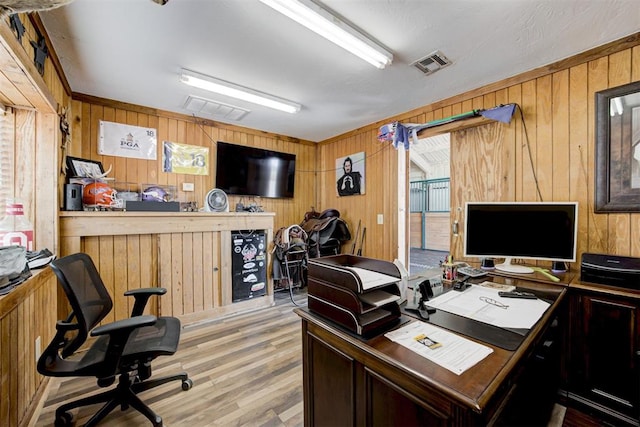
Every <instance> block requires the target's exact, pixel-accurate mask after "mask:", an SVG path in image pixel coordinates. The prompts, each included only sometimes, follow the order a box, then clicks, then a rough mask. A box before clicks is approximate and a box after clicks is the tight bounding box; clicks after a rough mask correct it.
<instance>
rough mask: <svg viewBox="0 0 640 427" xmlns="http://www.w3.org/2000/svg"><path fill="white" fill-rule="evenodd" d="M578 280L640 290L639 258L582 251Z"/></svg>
mask: <svg viewBox="0 0 640 427" xmlns="http://www.w3.org/2000/svg"><path fill="white" fill-rule="evenodd" d="M580 280H581V281H582V282H591V283H598V284H602V285H609V286H617V287H620V288H627V289H637V290H640V258H634V257H625V256H619V255H607V254H594V253H583V254H582V261H581V263H580Z"/></svg>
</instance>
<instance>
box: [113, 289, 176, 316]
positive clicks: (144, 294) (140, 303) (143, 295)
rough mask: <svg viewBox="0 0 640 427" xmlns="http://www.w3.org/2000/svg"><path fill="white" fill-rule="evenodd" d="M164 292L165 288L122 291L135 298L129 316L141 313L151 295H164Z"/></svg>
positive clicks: (165, 291)
mask: <svg viewBox="0 0 640 427" xmlns="http://www.w3.org/2000/svg"><path fill="white" fill-rule="evenodd" d="M166 293H167V290H166V289H165V288H139V289H130V290H128V291H126V292H125V293H124V294H125V295H126V296H130V295H132V296H133V297H134V298H135V299H136V302H135V303H134V304H133V310H131V317H135V316H141V315H142V313H143V312H144V308H145V307H146V306H147V302H148V301H149V298H151V296H152V295H164V294H166Z"/></svg>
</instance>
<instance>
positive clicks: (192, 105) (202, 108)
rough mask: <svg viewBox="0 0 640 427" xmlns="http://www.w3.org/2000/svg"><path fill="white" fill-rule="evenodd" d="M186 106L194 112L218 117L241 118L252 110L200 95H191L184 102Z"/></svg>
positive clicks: (227, 118)
mask: <svg viewBox="0 0 640 427" xmlns="http://www.w3.org/2000/svg"><path fill="white" fill-rule="evenodd" d="M184 108H185V109H187V110H189V111H191V112H192V113H194V114H201V115H206V116H213V117H215V118H216V119H226V120H234V121H238V120H241V119H242V118H243V117H244V116H246V115H247V114H248V113H249V111H250V110H246V109H244V108H240V107H236V106H234V105H230V104H225V103H222V102H217V101H212V100H210V99H206V98H200V97H198V96H191V95H190V96H189V97H188V98H187V101H186V102H185V103H184Z"/></svg>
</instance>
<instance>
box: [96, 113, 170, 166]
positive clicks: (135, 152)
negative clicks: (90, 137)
mask: <svg viewBox="0 0 640 427" xmlns="http://www.w3.org/2000/svg"><path fill="white" fill-rule="evenodd" d="M157 134H158V132H157V131H156V129H152V128H144V127H140V126H131V125H125V124H122V123H112V122H105V121H102V120H100V138H99V141H98V153H99V154H104V155H107V156H117V157H130V158H134V159H142V160H156V159H157V156H158V153H157V147H158V140H157Z"/></svg>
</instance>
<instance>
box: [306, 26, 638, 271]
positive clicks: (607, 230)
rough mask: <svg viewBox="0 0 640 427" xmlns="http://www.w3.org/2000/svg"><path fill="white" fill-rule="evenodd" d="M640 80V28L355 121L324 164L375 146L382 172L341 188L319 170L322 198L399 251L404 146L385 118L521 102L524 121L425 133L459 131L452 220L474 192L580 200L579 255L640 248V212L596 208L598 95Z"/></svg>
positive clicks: (376, 248)
mask: <svg viewBox="0 0 640 427" xmlns="http://www.w3.org/2000/svg"><path fill="white" fill-rule="evenodd" d="M444 72H446V71H444ZM638 80H640V33H637V34H634V35H632V36H630V37H627V38H625V39H622V40H619V41H617V42H614V43H610V44H607V45H604V46H601V47H597V48H594V49H592V50H590V51H587V52H585V53H582V54H580V55H577V56H575V57H572V58H568V59H566V60H563V61H561V62H558V63H556V64H552V65H549V66H547V67H543V68H541V69H536V70H532V71H530V72H527V73H524V74H522V75H519V76H516V77H513V78H510V79H507V80H504V81H501V82H497V83H494V84H491V85H489V86H486V87H482V88H478V89H476V90H474V91H471V92H468V93H464V94H461V95H457V96H455V97H452V98H450V99H447V100H443V101H440V102H438V103H435V104H432V105H427V106H425V107H423V108H421V109H418V110H415V111H412V112H408V113H406V114H403V115H401V116H397V117H391V118H389V119H387V120H384V121H381V122H379V123H375V124H372V125H371V126H368V127H366V128H363V129H358V130H354V131H353V132H350V133H348V134H346V135H342V136H340V137H337V138H333V139H331V140H328V141H325V142H323V143H322V144H321V146H320V153H319V159H320V162H321V163H320V164H319V168H320V169H323V170H328V169H333V168H335V166H334V164H335V159H336V158H337V157H340V156H344V155H346V154H350V153H354V152H358V151H365V152H366V153H367V171H368V172H371V171H375V172H373V173H367V175H366V179H367V183H366V185H367V194H366V195H364V196H351V197H337V195H336V194H335V190H334V189H333V188H332V186H333V182H334V181H335V175H332V174H324V175H323V176H320V177H319V184H318V185H319V190H320V192H319V200H320V201H321V205H322V206H327V207H329V206H331V207H335V208H337V209H339V210H341V211H344V212H345V213H346V214H347V216H348V217H349V218H350V219H351V221H353V220H354V219H355V220H356V221H357V219H358V218H363V219H366V223H365V224H366V225H367V227H368V229H367V242H366V244H365V250H364V254H365V255H366V256H371V257H374V258H381V259H387V260H393V259H394V257H395V256H396V248H395V246H396V241H395V240H394V237H393V236H390V235H389V234H390V233H394V231H395V225H396V223H395V220H394V216H393V213H394V212H396V211H398V205H397V190H396V183H395V167H394V159H395V156H396V152H395V150H393V149H389V148H387V149H385V148H383V145H382V144H381V143H379V142H378V141H377V140H376V130H377V129H378V128H379V126H381V125H382V124H385V123H390V122H392V121H395V120H398V121H400V122H407V123H426V122H429V121H431V120H435V119H440V118H444V117H448V116H451V115H454V114H459V113H463V112H466V111H470V110H472V109H483V108H491V107H494V106H496V105H499V104H506V103H517V104H518V105H519V108H520V109H521V110H522V113H523V117H524V120H522V118H521V117H520V113H519V111H516V114H515V116H514V120H512V122H511V123H510V124H508V125H506V124H501V123H489V124H487V123H486V121H481V122H480V124H479V125H478V126H474V127H469V128H467V126H468V124H464V123H462V122H460V123H462V124H460V125H459V126H458V127H464V129H458V128H457V127H456V125H454V126H452V127H448V128H447V127H443V128H440V129H438V128H434V129H432V130H429V131H428V132H423V134H422V137H426V136H429V135H430V134H431V135H433V134H436V133H438V132H442V131H443V129H446V130H447V131H449V130H450V131H452V132H453V133H452V139H451V159H455V160H454V161H452V164H451V218H450V219H451V222H453V221H454V220H458V221H460V222H461V223H462V225H463V221H464V218H462V216H463V215H462V214H463V212H462V210H461V209H462V207H463V206H464V202H465V201H473V200H485V201H536V200H544V201H567V200H571V201H578V202H579V205H580V207H579V236H578V258H579V257H580V254H581V253H583V252H604V253H611V254H618V255H628V256H636V257H637V256H640V213H616V214H595V213H594V211H593V199H594V153H595V147H594V145H595V142H594V141H595V110H594V94H595V92H597V91H600V90H603V89H607V88H611V87H615V86H619V85H622V84H625V83H629V82H632V81H638ZM525 127H526V129H525ZM388 145H389V144H387V146H388ZM529 152H530V153H531V156H529ZM536 181H537V183H538V186H539V188H540V195H538V191H537V189H536ZM376 213H388V215H385V225H384V226H376V225H372V224H375V215H376ZM462 230H463V228H462ZM513 232H514V233H517V230H514V231H513ZM461 236H462V235H460V236H457V237H456V236H452V242H451V249H452V252H453V254H454V256H455V257H457V258H460V257H461V255H462V244H461V242H462V240H461ZM576 266H577V265H575V266H574V268H575V267H576Z"/></svg>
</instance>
